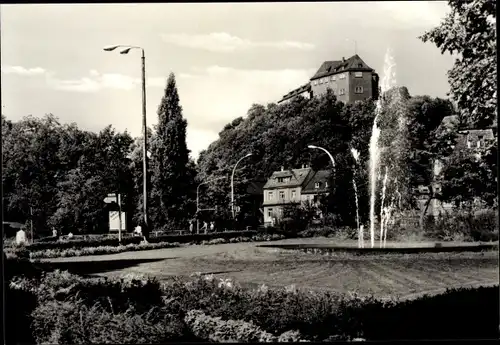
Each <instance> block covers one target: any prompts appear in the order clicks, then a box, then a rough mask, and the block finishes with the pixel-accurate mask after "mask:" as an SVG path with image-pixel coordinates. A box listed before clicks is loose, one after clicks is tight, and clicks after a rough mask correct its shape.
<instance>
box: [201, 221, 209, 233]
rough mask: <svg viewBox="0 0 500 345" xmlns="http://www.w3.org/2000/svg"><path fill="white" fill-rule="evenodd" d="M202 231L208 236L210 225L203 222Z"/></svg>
mask: <svg viewBox="0 0 500 345" xmlns="http://www.w3.org/2000/svg"><path fill="white" fill-rule="evenodd" d="M201 230H203V232H204V233H205V234H206V233H207V230H208V224H207V222H206V221H204V222H203V227H202V228H201Z"/></svg>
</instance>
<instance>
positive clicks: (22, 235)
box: [16, 228, 27, 246]
mask: <svg viewBox="0 0 500 345" xmlns="http://www.w3.org/2000/svg"><path fill="white" fill-rule="evenodd" d="M26 242H27V239H26V231H24V228H21V229H20V230H19V231H18V232H17V233H16V244H17V245H18V246H24V245H25V244H26Z"/></svg>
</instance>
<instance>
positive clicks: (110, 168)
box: [51, 126, 132, 233]
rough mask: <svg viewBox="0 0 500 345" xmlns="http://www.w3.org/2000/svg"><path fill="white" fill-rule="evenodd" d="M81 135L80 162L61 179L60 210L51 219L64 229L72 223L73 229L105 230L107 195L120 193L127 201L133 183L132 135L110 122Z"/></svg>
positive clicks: (123, 201) (59, 188)
mask: <svg viewBox="0 0 500 345" xmlns="http://www.w3.org/2000/svg"><path fill="white" fill-rule="evenodd" d="M80 137H81V136H80ZM81 139H83V140H81V141H79V146H80V147H81V156H80V158H79V159H78V161H77V163H76V166H75V167H74V168H72V169H70V170H69V171H67V174H66V176H65V177H64V178H63V179H62V180H60V182H59V183H58V199H59V203H58V210H57V212H56V213H55V214H54V216H53V217H52V218H51V223H52V224H54V225H56V226H58V227H59V228H63V229H67V228H68V225H70V226H71V227H72V229H71V231H73V232H83V233H85V232H95V231H98V230H100V231H103V230H104V231H105V229H106V227H105V225H106V222H107V219H106V218H107V211H108V210H107V209H106V205H105V204H104V202H103V199H104V198H105V197H106V195H107V194H109V193H119V194H121V195H122V204H123V205H127V196H128V194H129V193H130V187H129V186H131V185H132V175H131V171H130V163H129V158H128V156H129V153H130V149H131V144H132V138H131V136H130V135H129V134H128V133H127V132H124V133H116V132H115V130H114V129H113V128H112V127H111V126H107V127H106V128H104V129H103V130H102V131H101V132H100V133H99V134H94V133H89V132H86V133H85V132H84V133H83V138H81ZM75 151H77V152H78V150H74V149H73V150H72V151H71V152H75ZM125 209H126V206H125ZM125 209H124V210H123V211H125ZM123 221H126V220H125V219H123ZM63 231H64V230H63ZM66 231H67V230H66Z"/></svg>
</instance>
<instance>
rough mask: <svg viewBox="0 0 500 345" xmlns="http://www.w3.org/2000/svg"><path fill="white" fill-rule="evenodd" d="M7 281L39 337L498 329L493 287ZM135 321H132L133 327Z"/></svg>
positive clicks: (479, 333) (387, 335)
mask: <svg viewBox="0 0 500 345" xmlns="http://www.w3.org/2000/svg"><path fill="white" fill-rule="evenodd" d="M11 283H12V284H11V285H10V287H9V288H10V290H12V291H24V292H26V293H30V294H31V295H32V296H36V297H37V303H36V308H35V309H34V310H33V312H32V313H31V318H32V320H31V327H32V331H33V337H34V339H36V341H37V342H47V343H93V342H104V343H107V342H113V343H116V342H120V343H122V342H123V343H131V342H135V343H143V342H148V343H153V342H165V341H168V340H186V339H191V340H192V339H196V338H198V339H199V338H200V337H201V338H203V340H211V341H223V340H228V339H229V340H233V341H245V340H246V339H253V340H255V338H256V337H257V335H259V339H261V338H260V336H262V337H263V338H266V337H267V335H266V334H267V333H268V334H270V336H269V337H276V338H278V339H279V337H280V335H282V337H281V339H282V340H283V339H284V335H283V334H284V333H285V334H287V336H289V337H292V334H295V336H296V338H295V341H296V340H298V338H300V339H301V340H313V341H320V340H349V339H354V338H364V339H367V340H394V339H424V338H425V339H443V338H447V339H472V338H490V337H491V338H495V337H497V335H498V323H499V319H498V307H497V306H498V302H499V291H498V286H496V287H493V288H479V289H456V290H448V291H447V292H446V293H445V294H442V295H438V296H431V297H430V296H425V297H422V298H419V299H416V300H411V301H396V300H393V301H380V300H377V299H375V298H373V297H359V296H355V295H354V296H351V295H345V294H332V293H327V292H309V291H301V290H297V289H295V288H279V289H270V288H266V287H264V286H263V287H261V288H259V289H253V290H249V289H242V288H241V287H239V286H238V285H237V284H234V283H230V282H227V281H220V280H217V279H214V278H213V276H212V277H208V276H205V277H198V278H196V279H194V280H193V279H192V280H190V281H188V282H185V281H181V280H180V279H178V280H175V281H173V282H171V283H169V284H166V285H164V286H161V285H160V284H159V283H158V282H157V281H156V280H150V279H143V278H138V277H133V276H129V277H125V278H122V279H104V278H92V279H84V278H81V277H79V276H75V275H71V274H68V273H65V272H52V273H47V274H45V275H44V276H43V277H42V278H41V279H40V281H35V283H34V281H33V280H28V279H24V280H23V279H21V280H19V279H17V280H16V279H14V280H13V281H12V282H11ZM12 291H11V292H10V295H9V298H10V296H13V295H12ZM25 312H26V311H25ZM202 313H203V314H202ZM25 315H26V314H25ZM86 315H90V316H89V318H88V319H86ZM91 320H93V321H91ZM230 320H233V321H230ZM237 320H239V321H237ZM90 322H93V323H92V327H90V325H91V324H90ZM24 325H26V321H25V323H24ZM81 325H83V326H81ZM112 325H115V326H112ZM159 325H163V326H164V327H165V328H166V329H167V330H162V329H161V327H160V326H159ZM139 326H140V327H139ZM163 326H162V327H163ZM134 327H139V328H138V329H137V330H136V332H134V331H133V330H134ZM24 331H27V330H26V329H25V330H24ZM207 337H208V339H207ZM214 337H215V338H214ZM292 338H293V337H292ZM270 339H275V338H270ZM289 339H290V338H289Z"/></svg>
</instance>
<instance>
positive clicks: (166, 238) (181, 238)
mask: <svg viewBox="0 0 500 345" xmlns="http://www.w3.org/2000/svg"><path fill="white" fill-rule="evenodd" d="M256 234H257V231H255V230H248V231H226V232H217V233H209V234H194V235H192V234H188V235H160V236H152V237H150V238H149V240H148V241H149V242H150V243H159V242H169V243H172V242H178V243H189V242H194V243H200V242H202V241H210V240H212V239H215V238H224V239H230V238H235V237H251V236H254V235H256ZM142 239H143V238H142V237H139V236H137V237H124V238H123V239H122V245H128V244H139V243H140V242H141V241H142ZM118 245H119V243H118V239H117V238H103V239H87V240H82V239H78V240H62V241H55V242H35V243H33V244H30V245H27V246H26V248H27V249H28V250H30V251H33V250H44V249H56V248H57V249H68V248H74V249H79V248H86V247H102V246H118Z"/></svg>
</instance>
